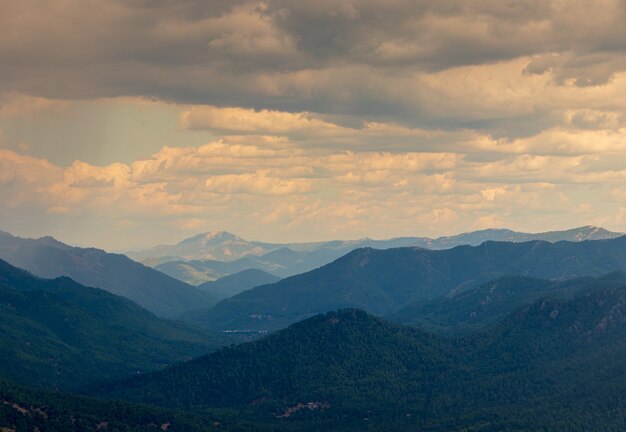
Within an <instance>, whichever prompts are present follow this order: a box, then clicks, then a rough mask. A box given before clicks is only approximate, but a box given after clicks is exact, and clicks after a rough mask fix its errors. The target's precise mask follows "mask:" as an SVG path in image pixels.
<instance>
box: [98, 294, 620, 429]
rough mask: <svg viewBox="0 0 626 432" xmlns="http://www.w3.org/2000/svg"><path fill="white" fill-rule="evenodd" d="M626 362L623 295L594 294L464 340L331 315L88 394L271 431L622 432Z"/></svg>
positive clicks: (346, 313) (347, 313)
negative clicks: (213, 412)
mask: <svg viewBox="0 0 626 432" xmlns="http://www.w3.org/2000/svg"><path fill="white" fill-rule="evenodd" d="M624 355H626V286H625V285H622V286H620V287H617V288H616V287H613V286H610V287H607V286H602V284H600V286H595V287H590V288H589V289H587V290H585V289H583V293H581V294H578V295H575V296H573V297H571V298H567V299H558V298H550V297H548V298H541V299H539V300H537V301H536V302H534V303H533V304H531V305H529V306H524V307H521V308H518V309H517V310H516V311H514V312H513V313H511V314H510V315H508V316H507V317H506V318H505V319H504V320H502V321H500V322H498V323H496V324H495V325H494V326H492V327H491V328H489V330H488V331H484V332H480V333H478V334H474V335H470V336H466V337H463V338H449V337H445V336H442V335H437V334H432V333H429V332H424V331H422V330H419V329H414V328H409V327H403V326H399V325H396V324H391V323H389V322H386V321H384V320H382V319H380V318H376V317H374V316H372V315H369V314H367V313H365V312H363V311H359V310H354V309H347V310H342V311H339V312H330V313H327V314H323V315H317V316H315V317H312V318H310V319H307V320H305V321H302V322H299V323H297V324H294V325H292V326H290V327H289V328H287V329H285V330H282V331H279V332H277V333H275V334H273V335H270V336H268V337H266V338H263V339H260V340H257V341H254V342H251V343H247V344H241V345H238V346H234V347H230V348H225V349H223V350H220V351H218V352H215V353H213V354H209V355H207V356H203V357H200V358H198V359H195V360H192V361H189V362H186V363H181V364H177V365H174V366H172V367H170V368H167V369H165V370H163V371H159V372H155V373H152V374H147V375H143V376H139V377H131V378H128V379H125V380H121V381H115V382H111V383H109V384H105V385H103V386H99V387H98V388H97V389H94V390H93V392H94V394H97V395H99V396H101V397H108V398H116V399H120V398H121V399H125V400H129V401H135V402H142V403H145V402H148V403H151V404H157V405H161V406H164V407H171V408H173V407H175V408H179V409H186V410H190V409H192V410H194V411H196V412H198V411H202V409H203V407H205V408H214V409H215V408H219V409H221V410H223V412H224V413H228V412H231V413H232V415H235V413H237V414H236V415H238V416H239V418H254V420H255V422H256V424H257V425H259V427H260V426H263V425H265V426H267V427H268V430H269V429H270V426H271V427H272V428H273V429H272V430H339V431H341V430H385V431H403V430H407V431H409V430H411V431H413V430H423V431H469V430H480V431H500V430H510V431H540V430H550V431H569V430H603V431H620V430H623V426H624V420H625V418H626V405H625V404H624V391H623V390H624V388H626V368H624V366H623V361H622V360H623V357H624ZM260 429H261V430H262V428H260Z"/></svg>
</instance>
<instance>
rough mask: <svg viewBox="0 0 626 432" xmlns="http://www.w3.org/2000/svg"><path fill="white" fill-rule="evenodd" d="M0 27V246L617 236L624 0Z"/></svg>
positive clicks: (16, 17) (83, 9)
mask: <svg viewBox="0 0 626 432" xmlns="http://www.w3.org/2000/svg"><path fill="white" fill-rule="evenodd" d="M592 6H593V7H592ZM0 7H1V8H2V13H0V28H2V37H1V38H0V230H5V231H9V232H12V233H14V234H18V235H22V236H41V235H47V234H51V235H54V236H56V237H58V238H60V239H61V240H64V241H66V242H69V243H74V244H81V245H95V246H99V247H103V248H107V249H111V250H123V249H127V248H137V247H143V246H149V245H152V244H155V243H168V242H175V241H178V240H180V239H182V238H184V237H188V236H190V235H193V234H195V233H197V232H200V231H209V230H217V229H220V230H222V229H223V230H228V231H232V232H235V233H237V234H239V235H242V236H243V237H246V238H250V239H258V240H272V241H298V240H302V241H305V240H307V241H308V240H323V239H333V238H342V239H349V238H359V237H365V236H369V237H373V238H387V237H392V236H404V235H424V236H437V235H447V234H454V233H457V232H461V231H469V230H474V229H482V228H487V227H508V228H512V229H517V230H525V231H544V230H551V229H564V228H571V227H575V226H581V225H588V224H593V225H601V226H604V227H607V228H609V229H613V230H623V231H626V26H625V25H624V23H625V22H626V1H625V0H596V1H594V2H593V4H591V3H589V2H585V1H581V0H571V1H570V0H525V1H515V0H482V1H481V0H474V1H470V0H468V1H447V0H441V1H436V2H433V1H431V0H315V1H286V0H267V1H248V0H223V1H222V0H212V1H210V2H207V1H200V0H123V1H122V0H63V1H58V0H49V1H46V0H0Z"/></svg>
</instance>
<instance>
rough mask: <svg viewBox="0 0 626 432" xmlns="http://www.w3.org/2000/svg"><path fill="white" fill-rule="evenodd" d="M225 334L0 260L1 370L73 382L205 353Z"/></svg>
mask: <svg viewBox="0 0 626 432" xmlns="http://www.w3.org/2000/svg"><path fill="white" fill-rule="evenodd" d="M224 343H225V341H224V337H223V336H221V335H217V334H214V333H211V332H209V331H206V330H201V329H196V328H192V327H190V326H188V325H185V324H181V323H175V322H172V321H167V320H164V319H160V318H158V317H156V316H155V315H153V314H152V313H150V312H148V311H146V310H144V309H141V308H140V307H138V306H137V305H135V304H134V303H132V302H131V301H129V300H126V299H124V298H122V297H118V296H115V295H113V294H110V293H108V292H106V291H103V290H100V289H96V288H88V287H84V286H82V285H80V284H78V283H76V282H74V281H73V280H71V279H69V278H65V277H62V278H58V279H52V280H46V279H39V278H36V277H34V276H32V275H30V274H29V273H27V272H25V271H22V270H19V269H16V268H14V267H12V266H10V265H9V264H8V263H6V262H4V261H0V376H4V377H7V378H10V379H11V380H14V381H16V382H19V383H24V384H31V385H36V386H41V387H52V388H65V389H67V388H77V387H79V386H81V385H84V384H86V383H88V382H93V381H94V380H102V379H110V378H112V377H115V376H123V375H127V374H130V373H137V372H147V371H151V370H155V369H158V368H161V367H164V366H166V365H169V364H172V363H173V362H176V361H182V360H186V359H190V358H191V357H195V356H198V355H201V354H203V353H207V352H210V351H212V350H214V349H215V348H217V347H218V346H221V345H223V344H224Z"/></svg>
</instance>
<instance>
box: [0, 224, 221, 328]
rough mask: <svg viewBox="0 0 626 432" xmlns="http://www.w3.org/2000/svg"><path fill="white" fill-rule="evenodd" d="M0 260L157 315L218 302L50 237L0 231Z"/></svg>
mask: <svg viewBox="0 0 626 432" xmlns="http://www.w3.org/2000/svg"><path fill="white" fill-rule="evenodd" d="M0 259H3V260H6V261H7V262H9V263H11V264H12V265H14V266H16V267H20V268H24V269H26V270H28V271H29V272H31V273H33V274H35V275H37V276H40V277H46V278H55V277H59V276H69V277H71V278H72V279H74V280H76V281H77V282H79V283H81V284H83V285H87V286H93V287H98V288H102V289H104V290H107V291H110V292H112V293H113V294H117V295H121V296H123V297H126V298H128V299H130V300H132V301H134V302H135V303H137V304H139V305H140V306H142V307H144V308H146V309H148V310H149V311H151V312H154V313H156V314H157V315H161V316H174V315H178V314H180V313H182V312H184V311H187V310H190V309H197V308H198V307H199V306H200V305H202V306H210V305H211V304H214V303H215V301H216V299H215V298H213V297H211V296H210V295H209V294H207V293H205V292H202V291H199V290H198V289H196V288H195V287H192V286H190V285H187V284H186V283H183V282H181V281H179V280H177V279H174V278H172V277H170V276H167V275H165V274H163V273H161V272H159V271H157V270H154V269H152V268H150V267H146V266H144V265H143V264H139V263H137V262H135V261H133V260H131V259H129V258H128V257H126V256H125V255H119V254H111V253H107V252H105V251H103V250H100V249H93V248H88V249H85V248H78V247H71V246H68V245H66V244H63V243H61V242H59V241H57V240H55V239H53V238H51V237H43V238H40V239H24V238H20V237H14V236H12V235H10V234H8V233H3V232H0Z"/></svg>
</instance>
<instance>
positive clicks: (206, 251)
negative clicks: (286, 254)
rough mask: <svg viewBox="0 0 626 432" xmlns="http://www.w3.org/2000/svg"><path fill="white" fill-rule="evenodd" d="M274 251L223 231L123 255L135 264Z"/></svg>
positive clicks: (224, 257)
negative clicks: (149, 261) (137, 262)
mask: <svg viewBox="0 0 626 432" xmlns="http://www.w3.org/2000/svg"><path fill="white" fill-rule="evenodd" d="M272 249H274V246H273V245H266V244H265V243H262V242H249V241H247V240H244V239H242V238H241V237H238V236H236V235H234V234H231V233H229V232H226V231H213V232H208V233H202V234H198V235H195V236H193V237H190V238H188V239H185V240H183V241H181V242H180V243H178V244H175V245H160V246H156V247H154V248H151V249H147V250H144V251H135V252H133V251H129V252H127V255H128V256H129V257H131V258H133V259H135V260H138V261H145V260H149V259H156V260H157V261H158V260H161V262H164V261H162V259H163V258H165V259H167V261H173V260H174V259H172V258H178V259H181V260H219V261H232V260H235V259H237V258H241V257H243V256H246V255H261V254H263V253H265V252H268V251H270V250H272Z"/></svg>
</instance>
